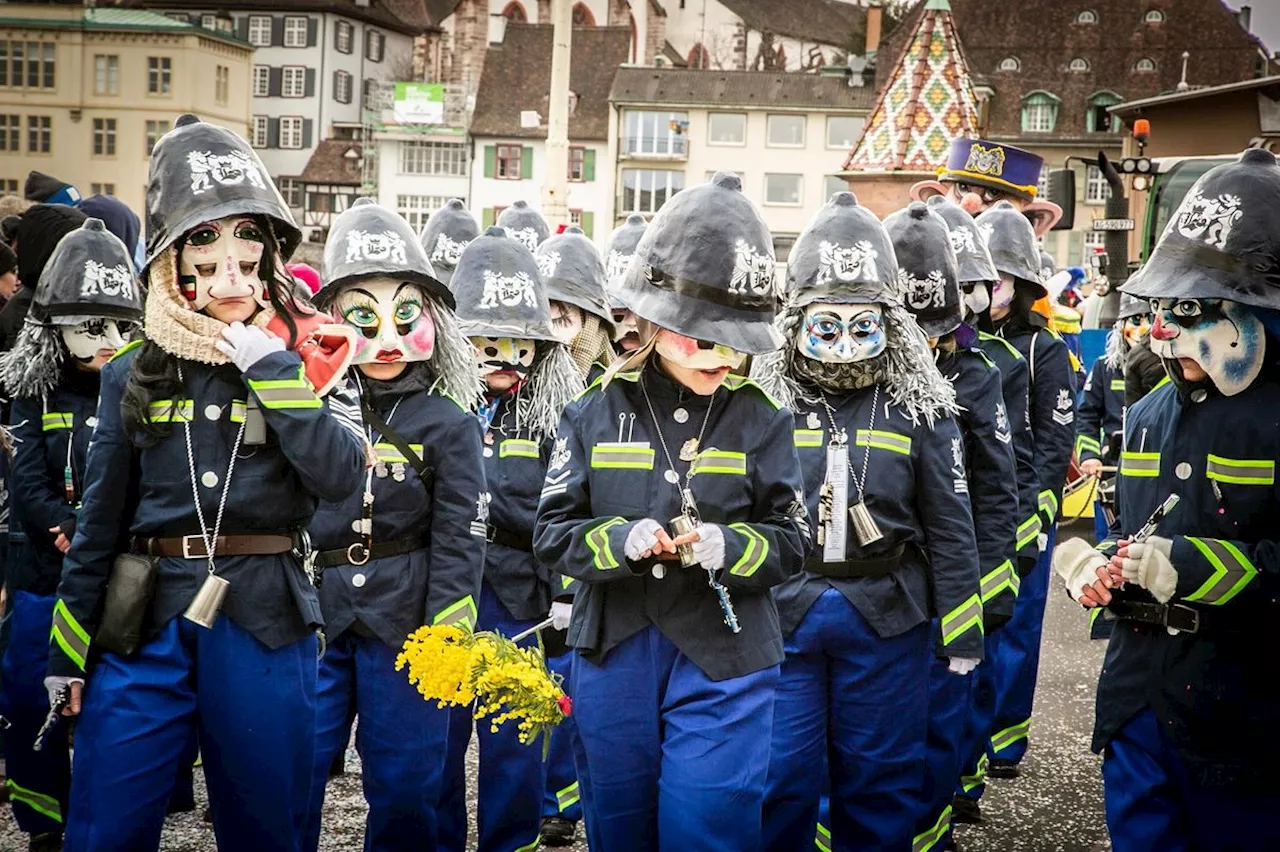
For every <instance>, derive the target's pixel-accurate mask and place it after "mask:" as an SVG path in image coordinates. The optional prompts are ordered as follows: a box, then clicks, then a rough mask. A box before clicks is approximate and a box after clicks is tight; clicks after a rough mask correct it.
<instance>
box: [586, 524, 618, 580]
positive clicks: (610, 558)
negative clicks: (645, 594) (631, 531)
mask: <svg viewBox="0 0 1280 852" xmlns="http://www.w3.org/2000/svg"><path fill="white" fill-rule="evenodd" d="M626 522H627V521H626V518H609V519H607V520H605V521H603V522H602V523H599V524H597V525H596V526H594V527H592V528H591V529H589V530H587V535H586V541H587V547H589V548H591V556H592V561H593V562H594V563H595V566H596V568H597V569H599V570H601V571H610V570H612V569H614V568H617V567H618V560H617V559H616V558H615V557H614V555H613V550H612V548H610V547H609V530H611V529H613V528H614V527H616V526H618V525H619V524H625V523H626Z"/></svg>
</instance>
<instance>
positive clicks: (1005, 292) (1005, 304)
mask: <svg viewBox="0 0 1280 852" xmlns="http://www.w3.org/2000/svg"><path fill="white" fill-rule="evenodd" d="M1016 293H1017V288H1016V286H1015V285H1014V283H1013V276H1012V275H1009V274H1008V273H1005V272H1001V273H1000V280H999V281H997V282H996V283H995V286H994V287H993V288H992V289H991V300H990V301H991V307H992V308H993V309H995V310H1002V311H1003V310H1007V309H1008V308H1009V306H1010V305H1012V304H1013V297H1014V295H1015V294H1016Z"/></svg>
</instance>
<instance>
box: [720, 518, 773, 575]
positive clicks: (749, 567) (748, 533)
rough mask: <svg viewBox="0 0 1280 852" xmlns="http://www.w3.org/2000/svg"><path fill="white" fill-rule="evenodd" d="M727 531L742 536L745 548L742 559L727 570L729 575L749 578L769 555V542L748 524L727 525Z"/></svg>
mask: <svg viewBox="0 0 1280 852" xmlns="http://www.w3.org/2000/svg"><path fill="white" fill-rule="evenodd" d="M729 529H731V530H734V531H736V532H739V533H741V534H742V536H743V537H744V538H746V540H747V546H746V548H745V549H743V551H742V558H741V559H739V560H738V561H737V562H736V563H734V566H733V567H732V568H730V569H729V573H730V574H733V575H735V576H738V577H750V576H751V575H752V574H754V573H756V571H757V570H759V568H760V566H761V565H763V564H764V560H765V557H767V556H768V555H769V540H768V539H767V538H765V537H764V536H762V535H761V534H760V533H758V532H756V531H755V530H754V529H752V528H751V527H750V525H748V524H729Z"/></svg>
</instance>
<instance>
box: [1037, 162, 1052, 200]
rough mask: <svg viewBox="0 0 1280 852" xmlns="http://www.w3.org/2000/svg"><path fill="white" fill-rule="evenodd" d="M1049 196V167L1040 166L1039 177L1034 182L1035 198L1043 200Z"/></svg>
mask: <svg viewBox="0 0 1280 852" xmlns="http://www.w3.org/2000/svg"><path fill="white" fill-rule="evenodd" d="M1048 194H1049V167H1048V166H1046V165H1041V166H1040V177H1039V178H1038V179H1037V180H1036V198H1044V197H1045V196H1047V195H1048Z"/></svg>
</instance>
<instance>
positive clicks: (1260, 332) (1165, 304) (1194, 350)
mask: <svg viewBox="0 0 1280 852" xmlns="http://www.w3.org/2000/svg"><path fill="white" fill-rule="evenodd" d="M1151 313H1152V315H1153V317H1154V321H1153V323H1152V326H1151V351H1152V352H1154V353H1155V354H1156V355H1159V356H1160V357H1161V358H1169V359H1174V358H1187V359H1189V360H1191V361H1195V362H1196V363H1197V364H1199V365H1200V369H1202V370H1204V371H1205V372H1206V373H1208V374H1209V378H1211V379H1212V380H1213V384H1214V387H1216V388H1217V389H1218V392H1219V393H1221V394H1222V395H1223V396H1234V395H1235V394H1238V393H1240V391H1242V390H1244V389H1245V388H1247V387H1249V385H1251V384H1253V380H1254V379H1256V378H1257V377H1258V373H1259V372H1261V371H1262V361H1263V358H1264V357H1265V356H1266V332H1265V330H1264V329H1263V325H1262V320H1260V319H1258V316H1257V314H1255V313H1254V312H1253V311H1252V310H1250V309H1249V308H1247V307H1246V306H1244V305H1242V304H1240V303H1239V302H1230V301H1227V300H1225V299H1152V300H1151Z"/></svg>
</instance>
